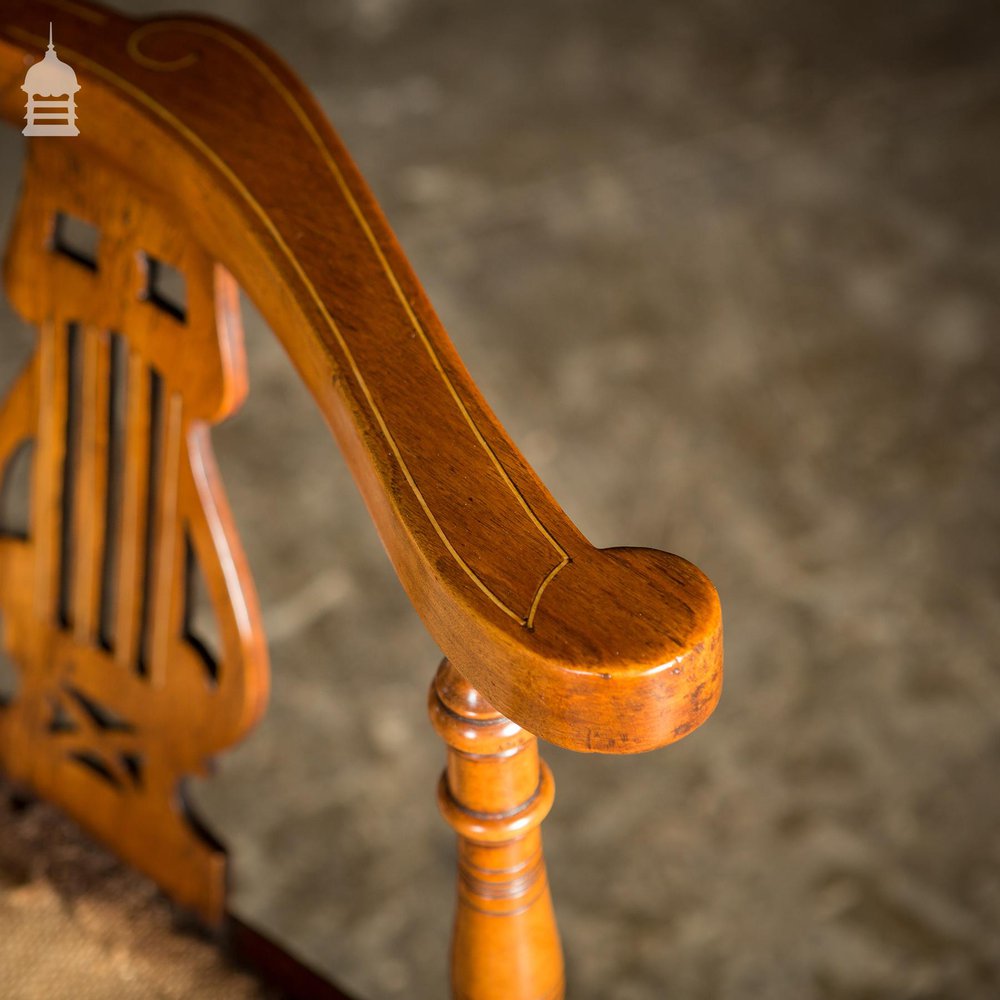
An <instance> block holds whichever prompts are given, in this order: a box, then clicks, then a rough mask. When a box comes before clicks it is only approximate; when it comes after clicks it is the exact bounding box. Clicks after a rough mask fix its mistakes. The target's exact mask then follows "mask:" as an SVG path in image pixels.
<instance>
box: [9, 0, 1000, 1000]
mask: <svg viewBox="0 0 1000 1000" xmlns="http://www.w3.org/2000/svg"><path fill="white" fill-rule="evenodd" d="M121 6H124V7H125V8H127V9H129V10H131V11H133V12H135V13H140V12H141V13H153V12H155V11H157V10H159V9H162V8H163V5H162V4H161V3H159V2H156V0H148V2H145V0H144V2H138V0H133V2H130V3H122V4H121ZM190 6H191V7H192V8H194V7H197V8H198V9H200V10H202V11H204V12H210V13H215V14H218V15H219V16H223V17H227V18H229V19H232V20H233V21H236V22H238V23H240V24H242V25H244V26H246V27H247V28H249V29H250V30H251V31H254V32H256V33H258V34H259V35H261V36H262V37H263V38H265V39H267V40H268V41H269V42H270V43H271V44H272V45H274V47H275V48H276V49H277V50H278V51H279V52H281V53H282V54H283V55H284V56H285V57H286V58H287V59H288V60H289V61H290V62H291V64H292V65H293V66H295V67H296V68H297V69H298V70H299V72H300V73H301V74H302V76H303V77H304V79H305V80H306V82H307V83H308V84H309V86H311V87H312V88H313V89H314V91H315V92H316V93H317V94H318V96H319V99H320V101H321V102H322V104H323V106H324V108H325V109H326V110H327V111H328V113H329V115H330V116H331V118H332V120H333V122H334V124H335V125H336V126H337V128H338V129H339V131H340V132H341V134H342V136H343V137H344V138H345V140H346V141H347V143H348V146H349V147H350V148H351V150H352V152H353V154H354V156H355V158H356V159H357V161H358V162H359V164H360V166H361V168H362V170H363V171H364V172H365V174H366V176H367V177H368V179H369V181H370V183H371V185H372V187H373V189H374V191H375V193H376V195H377V196H378V197H379V199H380V200H381V202H382V204H383V206H384V207H385V209H386V211H387V213H388V215H389V218H390V220H391V222H392V223H393V225H394V227H395V228H396V231H397V233H398V234H399V236H400V238H401V240H402V243H403V245H404V247H405V248H406V249H407V251H408V253H409V254H410V257H411V260H412V262H413V264H414V266H415V268H416V270H417V273H418V274H419V275H421V277H422V279H423V281H424V282H425V285H426V287H427V289H428V291H429V293H430V295H431V298H432V300H433V301H434V302H435V303H436V305H437V308H438V310H439V312H440V314H441V316H442V318H443V320H444V322H445V325H446V326H447V327H448V329H449V330H450V331H451V333H452V336H453V338H454V340H455V342H456V343H457V345H458V347H459V350H460V352H461V354H462V355H463V357H464V358H465V360H466V362H467V364H468V366H469V368H470V370H471V371H472V373H473V375H474V376H475V377H476V379H477V380H478V381H479V383H480V385H481V387H482V388H483V389H484V392H485V394H486V396H487V398H488V399H489V400H490V401H491V403H492V404H493V405H494V407H495V408H496V410H497V412H498V414H499V416H500V417H501V419H502V420H503V421H504V423H505V424H506V426H507V427H508V428H509V429H510V431H511V432H512V434H513V436H514V438H515V440H517V441H518V442H519V444H520V445H521V446H522V447H523V449H524V451H525V452H526V454H527V455H528V457H529V459H530V460H531V461H532V462H533V463H534V465H535V467H536V468H537V470H538V471H539V473H540V474H541V476H542V477H543V478H544V480H545V481H546V483H547V484H548V485H549V486H550V487H551V488H552V490H553V492H554V493H555V495H556V496H557V497H558V498H559V499H560V500H561V501H562V502H563V504H564V505H565V506H566V508H567V510H568V511H569V513H570V514H571V516H573V518H574V519H575V520H576V521H577V522H578V523H579V524H580V526H581V527H582V528H583V530H584V531H585V532H586V533H587V534H588V536H589V537H590V538H591V540H592V541H593V542H594V543H595V544H598V545H614V544H633V545H651V546H657V547H661V548H667V549H671V550H674V551H677V552H680V553H681V554H683V555H685V556H687V557H688V558H690V559H692V560H693V561H695V562H696V563H697V564H699V565H700V566H701V567H702V568H703V569H704V570H705V571H706V572H707V573H708V574H709V575H710V576H711V577H712V578H713V579H714V580H715V582H716V583H717V585H718V587H719V589H720V592H721V594H722V598H723V602H724V608H725V614H726V630H727V632H726V635H727V675H726V676H727V680H726V691H725V694H724V697H723V701H722V704H721V706H720V708H719V710H718V712H717V713H716V715H715V717H714V718H713V719H712V720H711V721H710V722H709V723H708V724H707V725H706V726H705V727H704V728H703V729H702V730H700V731H698V732H697V733H695V734H694V735H692V736H691V737H690V738H688V739H687V740H685V741H683V742H682V743H681V744H679V745H677V746H675V747H673V748H670V749H668V750H665V751H661V752H658V753H654V754H649V755H646V756H643V757H639V758H634V759H611V758H593V757H586V758H585V757H579V756H574V755H571V754H568V753H563V752H559V751H556V750H554V749H552V748H548V749H547V751H546V753H547V757H548V759H549V760H550V762H551V763H552V765H553V768H554V770H555V774H556V780H557V787H558V792H557V801H556V806H555V809H554V811H553V813H552V815H551V817H550V819H549V820H548V821H547V823H546V826H545V836H546V843H547V853H548V857H549V862H550V874H551V879H552V884H553V887H554V892H555V898H556V906H557V910H558V913H559V917H560V920H561V925H562V928H563V932H564V937H565V944H566V951H567V956H568V963H569V978H570V997H571V998H575V1000H608V998H613V1000H654V998H656V1000H659V998H663V997H668V996H669V997H679V998H681V997H682V998H685V1000H701V998H704V1000H745V998H748V997H766V998H769V1000H874V998H900V1000H903V998H908V1000H918V998H919V1000H945V998H947V1000H955V998H963V1000H977V998H984V1000H985V998H993V997H996V996H998V995H1000V944H998V941H1000V937H998V930H1000V798H998V795H997V775H998V773H1000V672H998V669H997V652H996V651H997V648H998V643H1000V614H998V611H997V598H998V570H1000V545H998V537H1000V535H998V529H1000V523H998V521H1000V518H998V505H997V499H998V489H997V487H998V482H997V477H998V459H1000V405H998V403H1000V397H998V381H1000V379H998V375H1000V369H998V364H1000V338H998V320H1000V306H998V301H997V287H998V277H1000V228H998V223H1000V197H998V169H997V168H998V154H1000V14H998V12H997V8H996V6H995V4H992V3H990V2H986V0H982V2H974V0H969V2H966V0H961V2H955V0H953V2H940V3H935V2H911V3H907V4H898V3H891V2H887V0H886V2H881V3H871V2H867V3H862V2H860V0H840V2H832V0H831V2H827V0H823V2H819V3H810V4H791V3H783V2H779V0H765V2H761V3H757V4H745V3H738V2H736V0H707V2H703V3H693V2H690V0H687V2H656V0H643V2H638V0H637V2H629V0H619V2H615V3H599V2H596V0H593V2H587V0H574V2H572V3H570V2H555V0H549V2H529V0H510V2H507V3H503V4H487V3H467V2H466V3H462V2H459V0H309V2H302V3H298V4H294V5H292V4H287V3H283V4H281V3H275V2H267V0H214V2H205V3H202V4H193V3H192V4H190ZM233 85H234V87H235V86H238V85H239V81H238V80H234V81H233ZM80 117H81V124H82V127H85V123H86V109H85V105H84V102H83V101H81V113H80ZM20 143H21V139H20V137H19V136H17V135H16V134H14V133H7V134H5V135H4V137H3V145H2V153H3V156H4V162H5V164H6V165H7V166H5V168H4V169H5V173H4V175H3V176H4V193H5V195H7V196H8V198H9V197H11V196H12V195H13V193H14V187H15V181H14V173H13V170H14V164H15V163H16V161H17V159H18V158H19V156H20V153H21V148H22V147H21V145H20ZM151 168H155V167H153V165H151ZM248 291H250V293H251V295H252V292H253V290H252V289H251V290H248ZM4 326H5V330H9V331H10V333H9V334H8V335H7V336H5V338H4V339H3V341H2V343H0V352H2V358H3V359H4V362H5V370H6V371H7V372H8V374H9V373H10V372H11V371H12V370H13V369H12V365H13V364H14V360H15V357H21V356H23V352H24V350H25V349H26V348H27V346H28V345H29V344H30V338H29V336H28V335H27V334H26V333H25V332H24V331H23V330H19V329H18V328H17V327H16V325H15V324H13V322H12V321H11V320H9V319H8V320H6V321H5V324H4ZM247 329H248V338H249V344H250V352H251V376H252V390H251V398H250V401H249V403H248V405H247V406H246V408H245V410H244V411H243V412H241V413H240V414H239V415H238V416H237V417H236V418H235V419H234V420H233V421H232V422H231V423H230V424H228V425H226V426H224V427H222V428H220V429H219V431H218V433H217V434H216V436H215V439H216V442H217V446H218V450H219V452H220V461H221V464H222V467H223V471H224V475H225V480H226V483H227V486H228V488H229V492H230V496H231V500H232V502H233V505H234V507H235V509H236V513H237V518H238V521H239V523H240V525H241V527H242V530H243V533H244V538H245V542H246V547H247V549H248V551H249V557H250V562H251V565H252V567H253V569H254V571H255V574H256V578H257V582H258V587H259V590H260V594H261V597H262V601H263V604H264V607H265V614H266V620H267V624H268V626H269V628H270V631H271V648H272V656H273V664H274V697H273V702H272V706H271V710H270V714H269V716H268V718H267V720H266V722H265V723H264V724H263V725H262V726H261V727H260V729H259V730H258V731H257V732H255V733H254V735H253V736H252V737H251V738H250V739H249V740H248V741H247V742H246V743H245V744H244V745H243V746H241V747H240V748H239V749H238V750H236V751H235V752H234V753H232V754H231V755H230V756H228V757H227V758H226V759H225V760H224V761H222V762H221V766H220V772H219V774H218V776H217V777H215V778H214V779H213V780H211V781H210V782H207V783H204V784H203V785H201V786H200V787H198V788H197V789H196V798H197V801H198V802H199V803H200V805H201V808H202V810H203V812H204V813H205V815H206V816H207V817H208V818H209V820H210V821H211V823H212V824H213V825H214V826H215V827H216V828H217V829H218V830H219V831H220V832H221V834H222V835H223V836H224V837H225V838H226V839H227V840H228V841H229V842H230V843H231V844H232V845H233V847H234V850H235V856H236V861H237V866H238V874H237V885H238V890H237V896H236V900H237V908H238V909H239V910H240V912H242V913H243V914H244V915H246V916H248V917H250V918H252V919H253V920H255V921H256V922H257V923H259V924H260V925H262V926H264V927H266V928H268V929H270V930H271V931H273V932H275V933H277V934H279V935H280V936H281V937H282V938H283V939H285V940H286V941H288V942H289V943H290V944H291V945H292V946H293V947H295V948H296V949H298V950H299V951H300V952H301V953H302V954H304V955H305V956H306V957H308V958H309V959H311V960H312V961H314V962H317V963H319V964H320V965H322V966H323V967H325V968H326V969H328V970H329V971H331V972H332V973H334V974H336V975H337V976H339V977H340V978H341V979H342V980H343V981H344V982H346V983H348V984H349V985H350V986H352V987H354V988H356V989H357V990H358V991H359V992H361V993H362V994H363V995H365V996H368V997H371V998H373V1000H376V998H382V1000H390V998H403V997H406V998H413V997H437V996H442V995H444V992H445V986H444V983H445V975H446V941H447V935H448V925H449V921H450V912H451V899H452V880H453V847H452V842H451V838H450V836H449V834H448V831H447V830H446V828H445V827H444V825H443V823H442V822H441V821H440V820H439V818H438V817H437V815H436V813H435V808H434V805H433V791H434V785H435V781H436V777H437V773H438V770H439V768H440V765H441V758H442V751H441V749H440V747H439V746H438V744H437V742H436V738H435V737H434V736H433V734H432V733H431V732H430V729H429V727H428V725H427V724H426V722H425V718H424V695H425V690H426V686H427V684H428V683H429V681H430V678H431V676H432V673H433V670H434V667H435V665H436V660H437V655H438V654H437V651H436V650H435V648H434V646H433V644H432V643H431V642H430V640H429V639H428V638H427V636H426V634H425V633H424V631H423V629H422V626H421V625H420V623H419V621H418V620H417V619H416V617H415V616H414V614H413V613H412V612H411V611H410V610H409V606H408V603H407V601H406V599H405V597H404V595H403V594H402V592H401V590H400V589H399V587H398V585H397V584H396V582H395V580H394V576H393V573H392V570H391V568H390V567H389V565H388V562H387V560H386V559H385V557H384V555H383V553H382V552H381V549H380V548H379V545H378V542H377V539H376V537H375V535H374V532H373V530H372V529H371V527H370V525H369V523H368V521H367V516H366V514H365V512H364V510H363V508H362V507H361V505H360V502H359V501H358V499H357V497H356V495H355V492H354V490H353V487H352V486H351V484H350V482H349V478H348V476H347V474H346V472H345V470H344V467H343V463H342V462H341V460H340V459H339V457H338V456H337V454H336V452H335V449H334V447H333V445H332V443H331V442H330V440H329V438H328V436H327V433H326V431H325V429H324V427H323V426H322V424H321V422H320V420H319V418H318V417H317V415H316V413H315V412H314V409H313V407H312V405H311V403H310V401H309V399H308V398H306V396H305V394H304V393H303V392H302V391H301V389H300V388H299V387H298V386H297V384H296V382H295V378H294V375H293V373H292V371H291V369H290V366H289V365H288V363H287V361H286V360H285V359H284V357H283V356H282V355H281V353H280V350H279V349H278V348H277V346H276V345H275V343H274V341H273V340H272V339H271V338H270V336H269V334H268V333H267V331H266V330H265V329H264V328H263V326H262V324H261V323H260V321H259V319H258V318H257V317H256V316H255V315H254V313H253V312H252V310H248V315H247Z"/></svg>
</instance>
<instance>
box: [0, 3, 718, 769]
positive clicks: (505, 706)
mask: <svg viewBox="0 0 1000 1000" xmlns="http://www.w3.org/2000/svg"><path fill="white" fill-rule="evenodd" d="M50 20H52V21H54V22H55V25H56V31H55V37H56V45H57V49H58V51H59V54H60V56H61V58H63V59H64V60H65V61H67V62H69V63H70V65H72V66H73V68H74V69H75V70H76V72H77V75H78V77H79V79H80V82H81V84H82V89H81V91H80V93H79V94H78V111H79V125H80V130H81V135H80V137H79V138H76V139H73V140H68V141H70V142H72V143H73V144H76V145H75V146H74V148H78V149H79V150H80V152H81V155H83V154H84V153H86V155H87V156H88V158H89V157H91V156H92V157H93V158H94V159H95V161H96V160H98V159H99V160H101V161H102V162H107V163H110V164H114V165H115V166H116V167H117V168H118V169H119V170H120V171H123V172H127V173H129V174H131V175H133V177H134V178H135V180H136V182H137V183H139V184H141V185H143V186H144V188H145V189H148V191H149V192H150V194H149V197H150V199H151V201H158V202H160V203H161V204H162V205H163V206H164V207H165V208H166V209H167V210H168V211H170V212H171V213H172V214H173V215H174V216H175V217H177V218H178V219H180V220H182V221H183V223H184V225H185V227H186V228H187V229H188V231H189V232H190V233H192V234H193V236H194V238H195V239H196V240H197V243H198V245H199V247H200V249H201V251H203V252H204V253H205V254H206V255H207V256H208V257H210V258H211V259H212V260H214V261H217V262H219V263H220V264H221V265H223V266H224V267H225V269H226V271H227V272H229V273H231V274H232V275H233V276H234V278H235V279H236V281H237V282H238V283H239V284H240V285H242V286H243V287H244V288H245V289H246V290H247V291H248V293H249V294H250V295H251V297H252V298H253V299H254V301H255V303H256V304H257V305H258V307H259V308H260V310H261V312H262V313H263V315H264V316H265V318H266V319H267V320H268V322H269V324H270V325H271V327H272V328H273V329H274V331H275V333H276V334H277V336H278V337H279V338H280V339H281V341H282V342H283V344H284V346H285V348H286V349H287V351H288V353H289V355H290V356H291V358H292V359H293V361H294V363H295V364H296V366H297V368H298V370H299V372H300V373H301V375H302V377H303V379H304V380H305V382H306V384H307V385H308V387H309V389H310V390H311V392H312V394H313V395H314V397H315V399H316V401H317V403H318V405H319V406H320V408H321V410H322V412H323V414H324V415H325V417H326V419H327V421H328V423H329V425H330V427H331V429H332V431H333V433H334V436H335V437H336V439H337V441H338V443H339V444H340V447H341V449H342V450H343V452H344V454H345V455H346V456H347V459H348V462H349V464H350V467H351V469H352V472H353V474H354V476H355V479H356V481H357V483H358V486H359V488H360V490H361V492H362V494H363V496H364V498H365V501H366V503H367V506H368V509H369V511H370V512H371V515H372V517H373V519H374V522H375V524H376V526H377V528H378V531H379V534H380V536H381V538H382V541H383V543H384V545H385V548H386V550H387V552H388V554H389V556H390V558H391V559H392V561H393V564H394V565H395V568H396V570H397V573H398V575H399V578H400V580H401V581H402V582H403V585H404V587H405V588H406V590H407V593H408V594H409V596H410V599H411V600H412V602H413V605H414V607H415V608H416V610H417V611H418V613H419V614H420V615H421V617H422V619H423V621H424V622H425V624H426V626H427V628H428V629H429V631H430V632H431V634H432V635H433V637H434V638H435V640H436V641H437V643H438V645H439V646H440V647H441V649H442V651H443V652H444V653H445V654H446V656H447V657H448V659H449V660H450V662H451V663H453V664H454V666H455V667H456V668H457V669H459V670H460V671H461V672H462V673H463V674H464V675H465V676H466V677H467V678H468V679H469V680H470V682H472V683H473V684H474V685H475V686H476V688H477V689H478V690H479V691H481V692H482V693H483V695H484V696H485V697H486V698H488V699H489V701H490V703H491V704H492V705H494V706H496V708H497V710H498V711H500V712H502V713H503V714H504V715H505V716H506V717H507V718H509V719H511V720H513V721H515V722H517V723H518V724H519V725H521V726H523V727H524V728H525V729H526V730H528V731H529V732H531V733H534V734H536V735H538V736H541V737H543V738H545V739H548V740H550V741H552V742H555V743H558V744H561V745H563V746H566V747H570V748H572V749H576V750H582V751H600V752H607V753H630V752H636V751H642V750H649V749H652V748H654V747H657V746H662V745H664V744H667V743H670V742H672V741H674V740H676V739H678V738H680V737H682V736H684V735H685V734H687V733H689V732H691V731H692V730H693V729H694V728H695V727H696V726H698V725H699V724H701V723H702V722H703V721H704V720H705V719H706V718H707V717H708V715H709V714H710V713H711V711H712V709H713V708H714V706H715V704H716V702H717V700H718V697H719V693H720V689H721V658H722V641H721V634H722V633H721V616H720V609H719V602H718V597H717V595H716V592H715V590H714V588H713V587H712V585H711V584H710V583H709V581H708V580H707V579H706V578H705V577H704V575H703V574H701V573H700V572H699V571H698V570H697V569H696V568H695V567H693V566H691V565H690V564H689V563H687V562H686V561H685V560H683V559H682V558H680V557H678V556H673V555H668V554H666V553H662V552H657V551H652V550H644V549H630V548H622V549H608V550H598V549H595V548H594V547H593V546H591V545H590V544H589V543H588V542H587V541H586V539H585V538H583V537H582V535H581V534H580V532H579V531H578V530H577V529H576V528H575V527H574V525H573V524H572V522H571V521H570V520H569V519H568V518H567V517H566V515H565V514H564V513H563V512H562V510H561V509H560V508H559V507H558V505H557V504H556V503H555V501H554V500H553V499H552V497H551V496H550V495H549V493H548V492H547V490H546V489H545V487H544V486H543V485H542V484H541V483H540V482H539V480H538V478H537V477H536V476H535V475H534V473H533V472H532V471H531V469H530V468H529V467H528V465H527V463H526V462H525V460H524V459H523V458H522V456H521V455H520V453H519V452H518V451H517V449H516V448H515V446H514V445H513V444H512V443H511V441H510V440H509V438H508V437H507V435H506V434H505V433H504V431H503V429H502V428H501V427H500V426H499V424H498V423H497V421H496V419H495V417H494V416H493V415H492V413H491V412H490V410H489V408H488V406H487V405H486V403H485V402H484V401H483V399H482V397H481V395H480V394H479V392H478V391H477V389H476V387H475V386H474V385H473V383H472V381H471V379H470V378H469V376H468V374H467V373H466V371H465V369H464V367H463V366H462V364H461V361H460V360H459V358H458V357H457V355H456V353H455V351H454V348H453V347H452V345H451V343H450V341H449V340H448V338H447V335H446V334H445V332H444V330H443V329H442V327H441V324H440V322H439V321H438V319H437V317H436V316H435V315H434V312H433V310H432V308H431V306H430V304H429V303H428V301H427V299H426V297H425V295H424V293H423V291H422V290H421V288H420V286H419V284H418V283H417V281H416V279H415V277H414V276H413V274H412V272H411V270H410V268H409V266H408V264H407V262H406V260H405V257H404V256H403V254H402V251H401V250H400V248H399V246H398V244H397V243H396V240H395V238H394V237H393V235H392V233H391V232H390V230H389V227H388V225H387V224H386V222H385V220H384V218H383V216H382V214H381V212H380V210H379V208H378V206H377V205H376V204H375V202H374V199H373V198H372V196H371V194H370V193H369V191H368V189H367V187H366V186H365V184H364V182H363V181H362V180H361V178H360V176H359V174H358V172H357V170H356V168H355V167H354V165H353V164H352V163H351V160H350V158H349V156H348V155H347V153H346V152H345V150H344V149H343V147H342V145H341V144H340V142H339V140H338V139H337V137H336V135H335V134H334V132H333V130H332V129H331V127H330V126H329V124H328V123H327V122H326V120H325V118H324V117H323V115H322V113H321V112H320V111H319V109H318V107H317V106H316V104H315V102H314V100H313V99H312V97H311V96H310V95H309V94H308V93H307V92H306V90H305V89H304V88H303V86H302V85H301V84H300V83H299V82H298V80H297V79H296V78H295V77H294V75H293V74H292V73H291V72H290V71H289V70H288V69H287V68H286V67H285V66H284V65H283V64H282V63H281V62H280V61H279V60H278V59H277V58H276V57H275V56H274V55H273V54H272V53H271V52H269V51H268V50H267V49H266V48H265V47H264V46H263V45H262V44H261V43H260V42H258V41H256V40H254V39H253V38H251V37H249V36H247V35H246V34H244V33H242V32H240V31H238V30H237V29H234V28H230V27H228V26H225V25H222V24H219V23H217V22H213V21H209V20H205V19H201V18H187V17H185V18H181V19H166V20H162V21H151V22H148V23H137V22H135V21H132V20H130V19H128V18H124V17H121V16H119V15H117V14H114V13H112V12H111V11H110V10H107V9H105V8H103V7H99V6H97V5H93V4H89V3H77V2H73V3H69V2H58V3H57V2H52V0H48V2H46V0H41V2H30V3H29V2H24V0H6V2H4V3H3V4H0V113H2V116H3V117H4V118H6V119H7V120H8V121H9V122H11V123H12V124H18V123H20V121H21V119H22V118H23V106H22V101H21V98H22V97H23V94H22V93H21V91H20V90H19V89H18V88H19V83H20V79H21V78H23V75H24V72H25V68H26V66H27V65H28V64H30V63H31V62H33V61H35V60H37V58H38V57H39V55H40V54H41V52H42V50H43V49H44V44H43V42H44V41H45V40H46V38H47V30H48V22H49V21H50ZM45 141H50V142H52V141H55V140H45ZM665 391H669V387H665ZM222 408H224V407H222V405H221V401H220V411H221V409H222ZM217 412H218V411H217ZM214 415H217V413H216V414H213V416H214ZM692 419H696V415H692ZM305 474H308V473H307V472H306V473H305ZM594 474H595V476H597V475H599V474H600V470H597V469H595V472H594ZM83 572H85V571H84V570H81V573H83Z"/></svg>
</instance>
